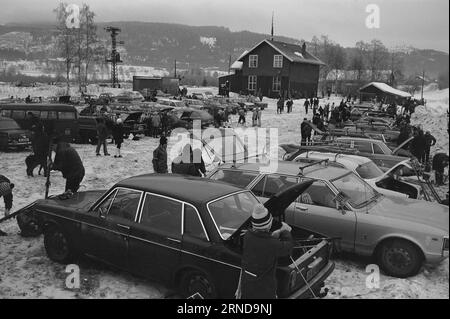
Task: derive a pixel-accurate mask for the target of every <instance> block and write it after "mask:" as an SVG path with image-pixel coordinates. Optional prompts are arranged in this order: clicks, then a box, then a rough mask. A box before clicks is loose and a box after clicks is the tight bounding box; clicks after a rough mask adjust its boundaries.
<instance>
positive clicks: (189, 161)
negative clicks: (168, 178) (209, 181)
mask: <svg viewBox="0 0 450 319" xmlns="http://www.w3.org/2000/svg"><path fill="white" fill-rule="evenodd" d="M197 156H198V155H197ZM200 158H201V157H200ZM198 164H200V165H198ZM200 167H201V163H197V164H196V163H194V154H193V151H192V147H191V145H190V144H186V145H185V146H184V147H183V151H182V153H181V154H180V155H178V156H177V157H176V158H174V160H173V161H172V173H173V174H180V175H190V176H202V174H201V173H200V172H199V168H200ZM205 172H206V170H205Z"/></svg>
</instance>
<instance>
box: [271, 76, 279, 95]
mask: <svg viewBox="0 0 450 319" xmlns="http://www.w3.org/2000/svg"><path fill="white" fill-rule="evenodd" d="M272 91H273V92H280V91H281V77H279V76H274V77H273V80H272Z"/></svg>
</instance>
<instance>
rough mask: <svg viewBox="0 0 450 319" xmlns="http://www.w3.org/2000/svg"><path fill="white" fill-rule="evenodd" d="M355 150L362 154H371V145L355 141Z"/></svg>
mask: <svg viewBox="0 0 450 319" xmlns="http://www.w3.org/2000/svg"><path fill="white" fill-rule="evenodd" d="M355 148H356V149H357V150H359V151H360V152H363V153H370V154H372V153H373V150H372V143H369V142H362V141H355Z"/></svg>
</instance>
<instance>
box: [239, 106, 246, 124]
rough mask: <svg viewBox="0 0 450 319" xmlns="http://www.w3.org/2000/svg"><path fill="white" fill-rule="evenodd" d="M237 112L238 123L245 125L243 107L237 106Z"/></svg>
mask: <svg viewBox="0 0 450 319" xmlns="http://www.w3.org/2000/svg"><path fill="white" fill-rule="evenodd" d="M238 114H239V120H238V124H242V125H245V110H244V108H243V107H241V108H239V111H238Z"/></svg>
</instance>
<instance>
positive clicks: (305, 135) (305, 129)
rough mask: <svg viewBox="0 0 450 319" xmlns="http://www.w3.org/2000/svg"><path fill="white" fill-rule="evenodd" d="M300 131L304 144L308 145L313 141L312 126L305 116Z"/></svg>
mask: <svg viewBox="0 0 450 319" xmlns="http://www.w3.org/2000/svg"><path fill="white" fill-rule="evenodd" d="M300 131H301V134H302V145H308V143H309V142H310V141H311V126H310V125H309V122H308V119H307V118H306V117H305V118H304V119H303V122H302V124H301V125H300Z"/></svg>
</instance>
